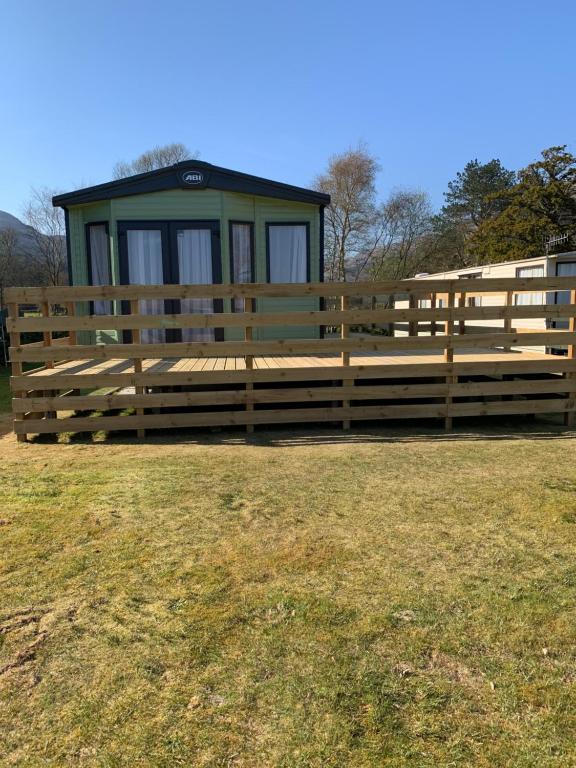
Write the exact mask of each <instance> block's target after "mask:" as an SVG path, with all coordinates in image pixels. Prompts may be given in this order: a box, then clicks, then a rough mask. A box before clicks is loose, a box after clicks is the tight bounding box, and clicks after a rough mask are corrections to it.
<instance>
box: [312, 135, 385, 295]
mask: <svg viewBox="0 0 576 768" xmlns="http://www.w3.org/2000/svg"><path fill="white" fill-rule="evenodd" d="M378 167H379V166H378V163H377V161H376V159H375V158H374V157H372V156H371V155H370V154H369V153H368V151H367V150H366V148H365V147H363V146H358V147H357V148H356V149H349V150H347V151H346V152H343V153H342V154H340V155H334V156H333V157H331V158H330V160H329V162H328V168H327V170H326V172H325V173H323V174H321V175H320V176H318V178H317V179H316V180H315V183H314V185H315V188H316V189H318V190H319V191H321V192H325V193H327V194H329V195H330V196H331V200H332V202H331V203H330V205H329V206H328V207H327V208H326V220H325V249H326V258H325V265H326V277H327V279H328V280H331V281H335V280H346V279H349V278H350V277H351V276H352V278H353V279H354V277H355V276H357V271H356V270H354V271H352V272H351V268H352V269H353V266H354V262H355V261H356V260H357V258H358V257H359V255H360V254H361V253H364V252H366V250H367V249H368V250H370V249H372V248H374V247H375V243H377V233H375V230H374V216H375V213H376V205H375V198H376V189H375V177H376V173H377V171H378Z"/></svg>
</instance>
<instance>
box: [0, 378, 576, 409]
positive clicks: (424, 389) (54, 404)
mask: <svg viewBox="0 0 576 768" xmlns="http://www.w3.org/2000/svg"><path fill="white" fill-rule="evenodd" d="M568 392H576V380H571V381H568V382H566V381H564V380H562V379H558V380H556V379H545V380H543V381H521V380H516V381H499V382H478V383H476V382H467V383H464V384H462V383H461V384H452V385H447V384H446V383H441V384H402V385H392V384H389V385H379V386H341V387H339V386H334V387H293V388H290V389H257V390H253V391H250V392H248V393H247V392H246V391H244V390H237V391H224V392H177V393H162V394H160V393H158V394H155V393H150V394H109V395H84V396H79V395H67V396H61V397H27V398H15V399H14V400H13V401H12V408H13V411H14V413H27V412H28V411H31V410H35V411H40V412H42V411H75V410H90V409H93V410H114V409H124V408H174V407H176V406H210V405H212V406H213V405H245V404H246V403H251V402H253V403H289V402H316V401H321V400H344V399H347V400H354V401H355V400H385V399H391V400H400V399H418V398H427V397H431V398H436V397H445V396H447V395H450V396H452V397H470V396H472V395H475V396H482V397H484V396H493V395H522V394H555V393H557V394H564V393H568Z"/></svg>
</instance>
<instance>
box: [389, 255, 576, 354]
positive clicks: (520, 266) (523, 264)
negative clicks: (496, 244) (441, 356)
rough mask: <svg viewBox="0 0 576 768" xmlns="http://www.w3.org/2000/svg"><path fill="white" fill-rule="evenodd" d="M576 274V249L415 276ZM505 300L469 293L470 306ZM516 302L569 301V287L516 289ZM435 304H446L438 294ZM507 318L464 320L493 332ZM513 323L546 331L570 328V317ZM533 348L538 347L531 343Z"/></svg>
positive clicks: (400, 329) (425, 302)
mask: <svg viewBox="0 0 576 768" xmlns="http://www.w3.org/2000/svg"><path fill="white" fill-rule="evenodd" d="M571 275H576V251H570V252H567V253H559V254H554V255H543V256H538V257H534V258H531V259H521V260H518V261H504V262H499V263H496V264H483V265H479V266H475V267H466V268H464V269H453V270H448V271H445V272H435V273H426V274H420V275H416V276H415V277H416V279H421V280H439V279H440V280H442V279H446V280H453V279H457V280H473V279H474V278H479V277H482V278H483V277H490V278H498V277H505V278H508V277H517V278H526V277H567V276H571ZM505 301H506V296H505V294H492V295H474V294H470V295H467V297H466V302H467V306H474V307H481V306H503V305H504V304H505ZM513 303H514V304H515V305H517V306H520V305H524V306H529V305H541V304H568V303H570V294H569V291H557V292H556V293H549V294H548V295H545V294H543V293H517V294H515V295H514V296H513ZM419 305H420V306H421V307H429V306H430V300H429V299H421V300H420V302H419ZM396 306H397V307H398V308H401V307H402V306H406V307H407V306H408V302H407V301H406V302H400V301H399V302H397V303H396ZM436 306H438V307H442V306H443V299H442V297H438V298H437V300H436ZM503 326H504V321H502V320H480V321H479V320H476V321H469V320H467V321H465V323H464V329H465V331H468V332H470V333H472V332H476V333H478V332H481V331H484V330H485V331H487V332H494V331H495V330H496V331H497V330H503ZM514 327H515V328H517V329H518V330H519V331H544V330H546V328H547V327H548V328H557V329H559V330H567V329H568V320H565V319H558V320H550V319H548V320H546V319H544V318H533V319H530V320H529V319H520V320H517V321H515V324H514ZM407 332H408V329H407V327H406V326H405V324H397V325H396V328H395V334H396V335H399V336H401V335H404V334H406V333H407ZM531 349H535V348H534V347H531ZM536 349H538V350H539V351H542V352H543V351H544V348H536ZM550 351H553V352H558V353H560V354H562V353H563V352H564V350H563V349H562V348H558V349H556V348H554V349H553V350H550Z"/></svg>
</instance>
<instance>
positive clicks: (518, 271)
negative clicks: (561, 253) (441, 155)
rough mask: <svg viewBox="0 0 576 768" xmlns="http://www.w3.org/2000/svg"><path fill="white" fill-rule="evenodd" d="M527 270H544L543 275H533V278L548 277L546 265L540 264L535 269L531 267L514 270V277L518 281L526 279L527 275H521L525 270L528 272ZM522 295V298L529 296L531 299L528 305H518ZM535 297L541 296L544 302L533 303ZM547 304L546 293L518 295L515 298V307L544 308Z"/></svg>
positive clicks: (536, 292)
mask: <svg viewBox="0 0 576 768" xmlns="http://www.w3.org/2000/svg"><path fill="white" fill-rule="evenodd" d="M526 269H541V270H542V274H541V275H531V277H546V265H545V264H544V263H543V264H538V265H537V266H536V265H535V266H533V267H530V266H525V267H516V269H515V270H514V277H515V278H516V279H517V280H522V279H525V278H526V275H521V274H520V273H521V272H522V271H523V270H526ZM521 295H522V296H529V297H530V301H528V302H527V303H526V304H519V303H518V299H519V298H520V296H521ZM534 296H541V297H542V300H541V301H533V300H532V299H533V297H534ZM545 304H546V291H534V292H533V293H523V294H518V293H517V294H515V296H514V306H515V307H540V306H543V305H545Z"/></svg>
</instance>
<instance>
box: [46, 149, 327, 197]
mask: <svg viewBox="0 0 576 768" xmlns="http://www.w3.org/2000/svg"><path fill="white" fill-rule="evenodd" d="M207 188H208V189H221V190H226V191H229V192H241V193H244V194H246V195H260V196H262V197H275V198H278V199H281V200H293V201H295V202H300V203H312V204H314V205H321V206H322V205H328V204H329V203H330V195H325V194H323V193H322V192H316V191H314V190H312V189H304V188H303V187H294V186H292V185H291V184H283V183H282V182H280V181H272V180H270V179H263V178H261V177H260V176H251V175H250V174H248V173H240V171H232V170H230V169H229V168H220V167H219V166H217V165H212V164H211V163H205V162H203V161H201V160H184V161H183V162H181V163H175V164H174V165H171V166H169V167H168V168H160V169H158V170H157V171H149V172H148V173H139V174H138V175H137V176H127V177H126V178H124V179H117V180H115V181H109V182H107V183H106V184H97V185H96V186H94V187H86V188H85V189H78V190H76V191H74V192H66V193H64V194H62V195H56V196H55V197H54V198H53V199H52V203H53V204H54V205H55V206H59V207H61V208H66V207H68V206H69V205H81V204H83V203H94V202H97V201H99V200H110V199H112V198H114V197H128V196H130V195H143V194H146V193H147V192H160V191H163V190H167V189H187V190H190V191H191V192H193V191H194V190H196V189H207Z"/></svg>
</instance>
